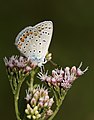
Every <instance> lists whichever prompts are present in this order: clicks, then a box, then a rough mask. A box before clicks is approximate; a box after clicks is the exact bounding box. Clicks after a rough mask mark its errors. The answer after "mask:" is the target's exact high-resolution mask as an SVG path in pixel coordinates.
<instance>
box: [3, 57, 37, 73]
mask: <svg viewBox="0 0 94 120" xmlns="http://www.w3.org/2000/svg"><path fill="white" fill-rule="evenodd" d="M4 62H5V65H6V66H7V68H10V69H13V68H16V69H17V70H20V69H22V70H23V71H24V72H25V73H26V72H29V71H31V69H33V68H35V67H36V66H37V64H35V63H32V62H30V61H29V60H28V59H27V58H25V57H23V56H17V55H16V56H11V57H10V58H9V59H8V58H6V57H5V58H4Z"/></svg>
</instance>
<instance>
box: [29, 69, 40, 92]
mask: <svg viewBox="0 0 94 120" xmlns="http://www.w3.org/2000/svg"><path fill="white" fill-rule="evenodd" d="M37 70H38V67H37V68H36V69H34V70H32V71H31V79H30V91H32V90H33V83H34V76H35V74H36V72H37Z"/></svg>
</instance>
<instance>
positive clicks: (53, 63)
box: [49, 60, 60, 67]
mask: <svg viewBox="0 0 94 120" xmlns="http://www.w3.org/2000/svg"><path fill="white" fill-rule="evenodd" d="M49 62H50V63H51V64H52V65H53V66H55V67H60V66H59V65H58V64H56V63H55V62H54V61H52V60H49Z"/></svg>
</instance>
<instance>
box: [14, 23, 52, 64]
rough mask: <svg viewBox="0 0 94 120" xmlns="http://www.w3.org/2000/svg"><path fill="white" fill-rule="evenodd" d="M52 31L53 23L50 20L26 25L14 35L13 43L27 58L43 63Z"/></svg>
mask: <svg viewBox="0 0 94 120" xmlns="http://www.w3.org/2000/svg"><path fill="white" fill-rule="evenodd" d="M52 32H53V23H52V22H51V21H44V22H41V23H39V24H37V25H35V26H33V27H32V26H29V27H26V28H25V29H23V30H22V31H21V32H20V33H19V34H18V36H17V37H16V40H15V45H16V46H17V48H18V50H19V51H20V52H21V53H22V54H23V55H24V56H25V57H27V58H28V59H29V60H31V61H34V62H36V63H37V64H43V63H44V62H45V56H46V54H47V52H48V48H49V45H50V42H51V38H52Z"/></svg>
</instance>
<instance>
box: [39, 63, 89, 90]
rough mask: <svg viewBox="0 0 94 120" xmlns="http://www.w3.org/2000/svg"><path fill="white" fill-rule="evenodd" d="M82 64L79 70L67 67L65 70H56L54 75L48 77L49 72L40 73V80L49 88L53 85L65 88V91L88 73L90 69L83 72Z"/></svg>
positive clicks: (53, 71) (53, 72)
mask: <svg viewBox="0 0 94 120" xmlns="http://www.w3.org/2000/svg"><path fill="white" fill-rule="evenodd" d="M81 66H82V63H81V64H80V66H79V67H78V68H76V67H75V66H73V67H72V68H71V69H70V68H69V67H66V68H65V69H64V70H62V68H61V69H55V70H52V75H51V76H50V75H48V71H47V72H46V73H43V72H40V73H38V78H39V79H41V80H42V81H45V82H46V83H47V84H48V85H49V86H50V85H53V86H55V87H60V88H63V89H64V90H66V89H69V88H70V87H71V86H72V83H73V82H74V80H75V79H77V78H78V77H79V76H81V75H83V74H84V72H85V71H87V69H88V67H87V68H86V69H85V70H84V71H82V70H81V69H80V68H81Z"/></svg>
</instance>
